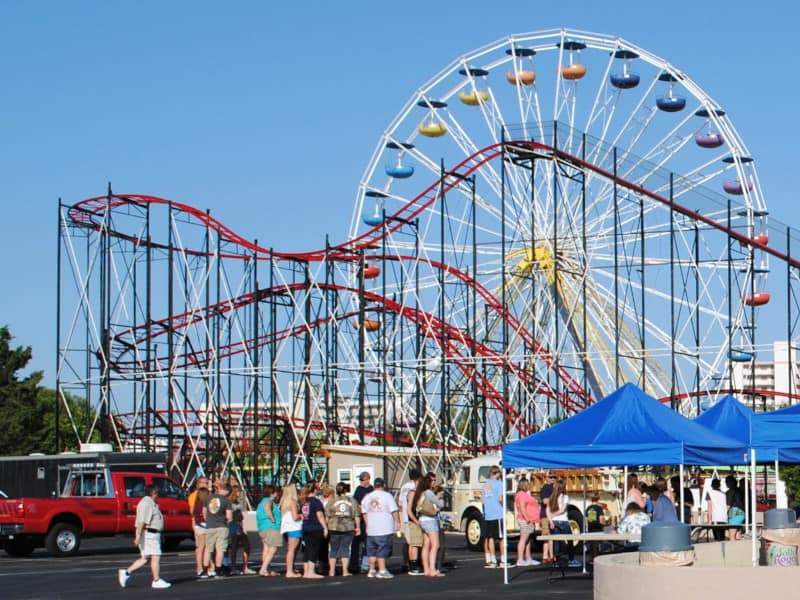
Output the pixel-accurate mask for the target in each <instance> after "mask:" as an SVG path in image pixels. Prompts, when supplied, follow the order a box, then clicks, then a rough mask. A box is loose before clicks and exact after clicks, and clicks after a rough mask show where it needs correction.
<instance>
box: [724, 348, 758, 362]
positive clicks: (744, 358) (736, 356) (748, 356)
mask: <svg viewBox="0 0 800 600" xmlns="http://www.w3.org/2000/svg"><path fill="white" fill-rule="evenodd" d="M728 358H729V359H731V361H733V362H750V361H751V360H753V353H752V352H745V351H743V350H731V351H730V352H728Z"/></svg>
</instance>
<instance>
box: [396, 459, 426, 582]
mask: <svg viewBox="0 0 800 600" xmlns="http://www.w3.org/2000/svg"><path fill="white" fill-rule="evenodd" d="M420 477H422V471H420V470H419V469H417V468H412V469H410V470H409V472H408V481H406V482H405V483H404V484H403V485H402V486H401V487H400V491H399V492H398V493H397V505H398V506H399V507H400V531H401V532H402V534H403V541H404V544H403V557H404V559H405V560H406V562H407V563H408V574H409V575H422V569H420V563H419V547H418V546H414V545H413V544H412V543H411V529H410V528H409V517H408V498H409V494H413V492H414V490H415V489H416V487H417V482H418V481H419V480H420ZM415 541H416V540H415Z"/></svg>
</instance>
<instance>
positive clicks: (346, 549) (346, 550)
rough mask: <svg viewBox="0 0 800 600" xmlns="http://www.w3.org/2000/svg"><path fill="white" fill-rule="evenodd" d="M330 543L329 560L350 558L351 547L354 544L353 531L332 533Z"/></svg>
mask: <svg viewBox="0 0 800 600" xmlns="http://www.w3.org/2000/svg"><path fill="white" fill-rule="evenodd" d="M329 542H330V548H329V550H328V558H350V546H352V544H353V532H352V531H331V532H329Z"/></svg>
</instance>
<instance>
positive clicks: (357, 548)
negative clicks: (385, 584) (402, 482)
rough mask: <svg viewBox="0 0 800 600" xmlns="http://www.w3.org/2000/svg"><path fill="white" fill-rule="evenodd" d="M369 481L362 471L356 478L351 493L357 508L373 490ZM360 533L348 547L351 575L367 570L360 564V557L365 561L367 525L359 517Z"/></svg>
mask: <svg viewBox="0 0 800 600" xmlns="http://www.w3.org/2000/svg"><path fill="white" fill-rule="evenodd" d="M371 480H372V476H371V475H370V474H369V473H368V472H367V471H363V472H362V473H361V475H359V476H358V486H357V487H356V490H355V492H353V500H355V501H356V502H357V503H358V505H359V506H361V501H362V500H363V499H364V496H366V495H367V494H369V493H370V492H371V491H372V490H374V489H375V488H373V487H372V483H371ZM360 531H361V535H357V536H355V537H354V538H353V545H352V546H351V547H350V565H349V567H350V572H351V573H358V572H359V571H360V572H363V573H366V572H367V571H368V570H369V567H368V566H367V565H363V564H361V558H362V557H364V559H365V560H366V556H364V553H363V549H364V547H365V546H366V543H367V524H366V523H365V522H364V517H363V516H362V517H361V526H360Z"/></svg>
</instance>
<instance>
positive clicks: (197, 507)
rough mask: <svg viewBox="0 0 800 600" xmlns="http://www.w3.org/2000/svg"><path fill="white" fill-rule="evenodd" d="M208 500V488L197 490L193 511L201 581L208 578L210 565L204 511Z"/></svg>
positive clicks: (197, 563) (196, 551) (198, 572)
mask: <svg viewBox="0 0 800 600" xmlns="http://www.w3.org/2000/svg"><path fill="white" fill-rule="evenodd" d="M207 500H208V488H201V489H199V490H197V496H195V503H194V508H193V509H192V522H193V526H194V562H195V567H196V568H197V577H198V578H199V579H207V578H208V573H207V571H208V563H207V562H206V518H205V515H204V514H203V509H204V508H205V506H206V501H207Z"/></svg>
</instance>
